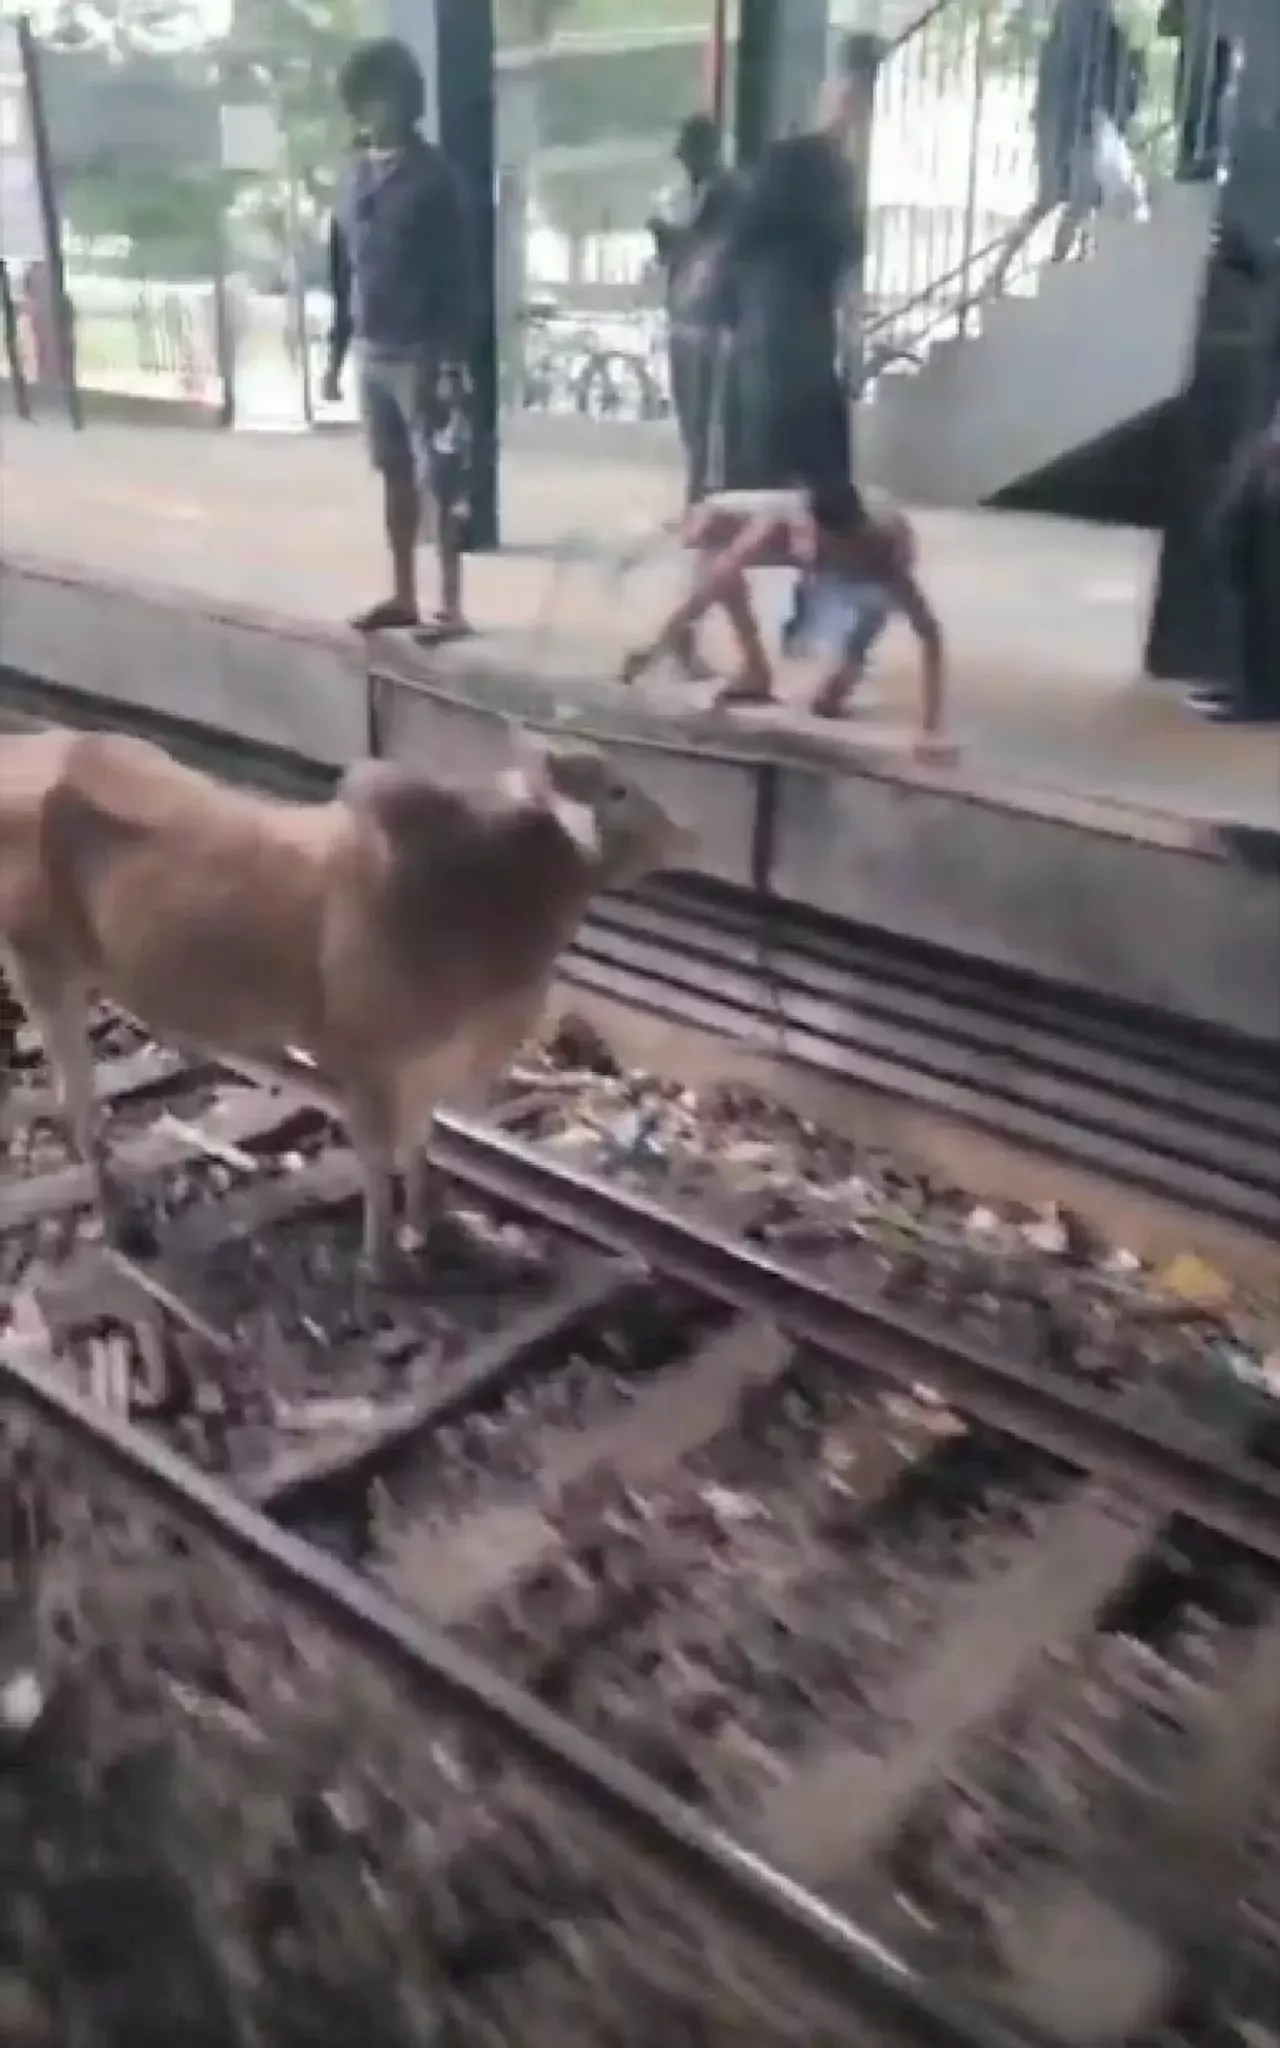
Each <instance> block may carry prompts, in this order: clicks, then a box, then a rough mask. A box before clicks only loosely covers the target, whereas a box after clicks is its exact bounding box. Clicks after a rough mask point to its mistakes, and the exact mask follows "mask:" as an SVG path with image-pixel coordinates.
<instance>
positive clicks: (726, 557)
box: [622, 482, 951, 758]
mask: <svg viewBox="0 0 1280 2048" xmlns="http://www.w3.org/2000/svg"><path fill="white" fill-rule="evenodd" d="M683 539H684V542H685V545H686V546H687V547H688V548H689V549H691V550H692V552H693V553H694V555H695V556H696V567H695V571H694V576H693V580H692V583H691V586H690V589H689V591H688V593H687V595H686V596H685V597H684V598H682V599H681V601H680V603H679V604H678V605H676V607H675V609H674V610H673V611H672V612H671V613H670V614H669V616H668V617H667V618H666V620H665V621H664V622H663V625H662V627H661V629H660V631H659V632H658V634H657V636H656V637H655V638H654V639H653V640H652V641H650V642H649V643H648V644H647V645H645V646H643V647H639V648H636V649H635V650H634V651H633V652H632V653H631V654H629V655H628V657H627V659H626V662H625V664H624V666H623V678H622V679H623V681H624V682H625V683H632V682H634V681H635V680H636V678H637V677H638V676H640V675H642V674H643V673H644V671H645V670H646V669H647V668H649V667H651V666H652V665H653V663H654V662H656V661H658V660H659V659H661V658H662V657H663V656H665V655H666V654H668V653H669V652H671V651H672V650H673V649H678V648H679V647H681V646H682V645H684V644H686V643H687V640H688V636H689V634H690V633H691V632H692V630H693V628H694V627H695V626H696V625H697V623H698V622H699V621H700V620H701V619H703V618H704V617H705V616H706V614H707V613H708V612H710V611H713V610H714V609H716V608H717V607H719V609H720V610H722V611H723V612H724V614H725V616H726V618H727V619H728V621H729V625H730V628H731V630H732V632H733V636H734V639H735V641H736V643H737V649H738V656H739V666H738V670H737V673H736V674H735V675H734V676H733V677H732V678H731V680H730V681H729V683H728V684H727V686H726V688H725V689H724V690H723V691H722V692H721V695H720V697H719V699H718V701H719V702H720V703H721V704H764V703H768V702H770V700H771V699H772V697H773V684H774V677H773V669H772V665H771V663H770V660H769V656H768V654H767V652H766V650H765V646H764V641H763V639H762V638H761V634H760V627H759V623H758V621H757V619H756V615H755V607H754V605H753V604H752V601H751V590H750V585H749V581H748V578H749V575H750V572H751V571H752V570H753V569H766V568H770V569H773V568H776V569H793V570H796V571H797V572H798V573H799V578H800V582H799V588H798V590H797V592H796V602H795V608H794V610H793V612H792V615H791V619H790V621H789V622H788V625H787V628H786V631H785V634H784V638H783V648H784V651H785V652H786V653H787V654H792V655H800V656H808V657H812V658H816V659H817V660H819V661H820V662H821V663H822V672H821V674H820V676H819V680H818V684H817V688H816V690H815V692H814V695H813V698H812V702H811V707H810V708H811V709H812V710H813V712H814V713H815V714H816V715H817V716H818V717H821V718H838V717H840V716H841V715H842V714H843V713H844V712H845V711H847V710H848V708H849V705H850V700H851V699H852V697H853V694H854V692H855V690H856V688H857V685H858V683H859V682H860V681H861V678H862V676H863V674H864V672H865V668H866V663H867V659H868V657H869V655H870V653H871V650H872V648H873V647H874V646H875V644H876V642H877V641H878V640H879V638H880V636H881V634H882V633H883V631H884V629H885V627H886V626H887V625H888V623H889V621H890V619H891V618H892V617H893V616H894V614H895V613H898V614H900V615H901V616H902V617H903V618H904V619H905V620H906V621H907V624H908V625H909V626H910V627H911V629H912V631H913V632H914V634H915V636H916V638H917V640H918V641H919V643H920V652H921V717H920V736H919V741H918V750H919V751H921V752H923V753H927V754H929V755H930V756H931V757H933V758H940V757H941V756H942V755H943V754H944V753H949V752H950V751H951V750H950V749H949V748H948V747H947V744H946V741H945V739H944V735H943V710H944V694H945V685H944V657H943V645H942V630H941V627H940V626H939V624H938V619H937V615H936V613H935V612H934V609H933V607H932V605H931V604H930V603H929V600H928V598H927V597H926V596H925V593H924V591H923V589H922V588H921V585H920V581H919V578H918V575H917V571H916V561H917V548H916V538H915V533H914V530H913V528H912V526H911V523H910V521H909V520H908V519H907V518H906V517H905V515H904V514H903V513H902V512H900V511H899V510H898V509H897V507H895V506H892V505H889V504H888V503H884V502H877V503H875V504H872V503H870V502H869V501H868V500H867V499H866V498H864V496H863V494H862V493H861V492H860V491H859V490H857V489H856V488H855V487H854V486H853V485H852V484H848V483H843V482H836V483H832V484H830V485H824V486H814V487H812V488H810V489H809V490H808V491H806V492H804V493H802V494H795V493H790V492H745V491H744V492H725V493H723V494H722V495H720V496H718V497H714V498H709V499H707V500H706V501H705V502H704V503H703V504H701V505H699V506H696V507H695V508H694V510H693V511H692V512H691V513H690V515H689V517H688V519H687V521H686V522H685V526H684V528H683Z"/></svg>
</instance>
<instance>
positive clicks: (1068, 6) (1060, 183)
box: [987, 0, 1144, 294]
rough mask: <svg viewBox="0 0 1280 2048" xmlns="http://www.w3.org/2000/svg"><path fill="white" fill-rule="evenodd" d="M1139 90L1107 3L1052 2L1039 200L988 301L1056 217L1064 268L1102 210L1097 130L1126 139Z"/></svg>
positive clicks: (1054, 256)
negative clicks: (1106, 126) (1107, 125)
mask: <svg viewBox="0 0 1280 2048" xmlns="http://www.w3.org/2000/svg"><path fill="white" fill-rule="evenodd" d="M1143 83H1144V74H1143V68H1142V63H1141V59H1140V57H1139V55H1138V53H1137V51H1136V50H1135V49H1134V48H1133V46H1132V44H1131V43H1130V42H1129V39H1128V37H1127V36H1126V35H1125V33H1124V30H1123V29H1122V28H1121V27H1120V24H1119V22H1118V21H1117V20H1116V17H1115V14H1114V12H1113V10H1112V6H1111V0H1057V4H1056V6H1055V7H1054V10H1053V15H1052V17H1051V19H1050V22H1049V27H1048V30H1047V32H1046V35H1045V38H1044V41H1043V43H1042V44H1041V46H1040V60H1039V65H1038V68H1037V72H1036V91H1035V102H1034V107H1033V112H1032V119H1033V123H1034V128H1035V145H1036V195H1035V198H1034V199H1033V200H1032V202H1031V204H1030V206H1029V207H1028V208H1027V211H1026V212H1025V213H1024V214H1023V216H1022V219H1021V220H1020V221H1019V222H1018V223H1017V225H1016V227H1015V228H1014V229H1013V231H1012V233H1011V234H1010V236H1009V238H1008V240H1007V241H1006V243H1005V245H1004V248H1003V249H1002V250H1001V252H1000V256H999V259H998V260H997V262H996V265H995V267H994V269H993V270H992V272H991V276H990V278H989V279H988V284H987V289H988V290H989V291H990V292H991V293H993V294H998V293H1000V292H1002V291H1003V289H1004V285H1005V280H1006V278H1007V277H1008V274H1009V271H1010V269H1011V268H1012V266H1013V263H1014V260H1015V258H1016V257H1017V256H1019V255H1020V254H1021V252H1022V250H1023V249H1025V247H1026V245H1027V243H1028V242H1029V241H1030V240H1031V237H1032V236H1033V235H1034V234H1035V232H1036V230H1037V228H1039V227H1040V226H1041V224H1042V222H1044V221H1046V220H1048V219H1049V216H1050V215H1051V214H1053V213H1058V214H1059V219H1058V225H1057V227H1056V229H1055V230H1054V239H1053V247H1052V249H1051V250H1050V253H1049V261H1050V262H1051V263H1065V262H1066V260H1067V258H1068V256H1069V255H1070V254H1071V250H1072V247H1073V245H1074V244H1075V241H1076V239H1077V237H1078V235H1079V233H1080V230H1081V228H1082V227H1083V226H1084V224H1085V221H1086V220H1087V219H1088V217H1089V215H1090V214H1091V213H1093V212H1094V211H1095V210H1096V208H1097V207H1098V206H1099V204H1100V203H1101V199H1102V190H1101V186H1100V183H1099V179H1098V169H1097V166H1098V143H1099V136H1100V129H1101V125H1102V124H1103V123H1104V122H1106V121H1110V122H1112V123H1114V125H1115V127H1116V129H1117V130H1118V131H1119V133H1120V135H1121V136H1123V134H1124V131H1125V129H1126V128H1127V127H1128V126H1129V124H1130V122H1131V121H1132V119H1133V116H1134V114H1135V112H1136V111H1137V105H1138V101H1139V99H1140V97H1141V93H1142V88H1143Z"/></svg>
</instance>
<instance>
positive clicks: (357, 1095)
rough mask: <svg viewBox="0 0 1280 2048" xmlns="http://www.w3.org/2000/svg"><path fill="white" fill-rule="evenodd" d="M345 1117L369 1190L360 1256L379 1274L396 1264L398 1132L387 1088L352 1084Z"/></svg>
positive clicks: (365, 1187) (386, 1273) (389, 1273)
mask: <svg viewBox="0 0 1280 2048" xmlns="http://www.w3.org/2000/svg"><path fill="white" fill-rule="evenodd" d="M346 1122H347V1130H348V1132H349V1133H350V1137H351V1147H352V1150H353V1151H354V1153H355V1155H356V1158H357V1160H358V1161H359V1164H360V1178H361V1182H362V1185H363V1190H364V1237H363V1243H362V1246H361V1256H362V1258H363V1261H364V1264H365V1265H366V1266H367V1267H368V1269H369V1271H370V1272H371V1273H373V1274H375V1275H377V1277H379V1278H380V1279H389V1278H391V1277H392V1274H393V1272H394V1269H395V1266H396V1149H397V1148H396V1132H395V1119H394V1116H393V1114H392V1111H391V1106H390V1104H389V1103H388V1102H387V1100H386V1096H385V1092H384V1091H383V1090H382V1089H380V1088H378V1087H377V1086H375V1085H372V1084H370V1085H367V1086H358V1087H352V1088H348V1090H347V1092H346Z"/></svg>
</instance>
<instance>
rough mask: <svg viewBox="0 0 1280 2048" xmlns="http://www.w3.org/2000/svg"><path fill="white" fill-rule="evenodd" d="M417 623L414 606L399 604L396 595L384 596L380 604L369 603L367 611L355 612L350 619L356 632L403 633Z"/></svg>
mask: <svg viewBox="0 0 1280 2048" xmlns="http://www.w3.org/2000/svg"><path fill="white" fill-rule="evenodd" d="M419 623H420V622H419V618H418V613H417V610H416V608H415V607H413V606H411V605H407V604H401V602H400V600H399V598H398V597H384V598H383V599H382V601H381V603H380V604H371V605H370V606H369V609H368V611H365V612H357V613H356V615H355V617H354V618H353V619H352V621H351V625H352V629H353V630H354V631H355V632H357V633H404V632H408V631H411V630H412V628H413V627H414V626H416V625H418V624H419Z"/></svg>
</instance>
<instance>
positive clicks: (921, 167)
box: [848, 0, 1211, 387]
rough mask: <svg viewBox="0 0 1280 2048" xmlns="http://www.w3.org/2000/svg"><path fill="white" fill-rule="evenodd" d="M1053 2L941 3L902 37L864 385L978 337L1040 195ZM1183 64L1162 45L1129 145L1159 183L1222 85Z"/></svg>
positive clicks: (893, 63)
mask: <svg viewBox="0 0 1280 2048" xmlns="http://www.w3.org/2000/svg"><path fill="white" fill-rule="evenodd" d="M1051 7H1052V0H934V4H933V5H932V6H930V7H928V8H927V9H926V10H925V12H924V13H923V14H922V15H921V16H920V17H919V18H918V19H917V20H916V21H915V22H913V23H912V25H911V27H910V28H908V29H907V30H906V31H905V32H904V33H903V34H902V35H901V36H899V37H898V38H897V39H896V40H895V41H894V42H893V43H892V44H891V46H890V48H889V51H888V53H887V55H886V56H885V58H884V61H883V63H882V65H881V70H880V77H879V82H878V85H877V93H876V124H875V130H874V138H873V147H872V160H871V188H870V194H869V204H868V248H867V258H866V264H865V268H864V274H863V286H862V295H861V302H860V304H859V305H858V306H857V307H850V309H849V328H850V341H851V343H852V344H853V345H852V346H851V348H850V350H849V352H848V353H849V357H850V361H851V363H857V364H858V370H857V373H856V382H857V383H858V384H859V385H861V386H863V387H865V386H866V385H867V384H868V383H870V382H873V381H874V377H875V375H876V373H877V369H878V368H882V367H884V366H885V365H886V364H888V363H891V362H895V361H903V360H921V359H922V358H923V356H924V355H925V354H926V353H927V352H928V349H929V348H930V347H931V346H932V344H933V343H934V342H935V341H936V340H939V339H941V338H943V337H944V336H947V335H959V334H963V333H964V332H966V330H967V328H968V326H969V324H970V321H971V319H972V317H973V311H974V308H975V307H976V306H977V304H978V303H979V302H980V301H981V300H982V299H983V297H984V296H985V295H986V292H987V287H988V282H989V280H990V277H991V274H992V272H993V271H994V269H995V266H996V259H997V257H998V255H999V253H1000V251H1001V249H1002V248H1003V247H1004V246H1005V243H1006V242H1007V240H1008V237H1009V235H1010V234H1011V233H1012V231H1013V229H1014V227H1015V226H1016V224H1017V223H1018V221H1019V220H1020V219H1021V217H1022V216H1023V215H1024V214H1025V212H1026V210H1027V208H1028V206H1029V205H1030V203H1031V201H1032V199H1033V198H1034V196H1035V192H1036V185H1037V166H1036V157H1035V137H1034V130H1033V123H1032V114H1033V107H1034V99H1035V88H1036V77H1037V72H1038V68H1039V62H1040V54H1041V48H1042V45H1043V42H1044V38H1045V34H1046V32H1047V29H1048V22H1049V16H1050V13H1051ZM1182 69H1183V71H1184V72H1185V73H1186V76H1185V78H1181V77H1180V78H1175V47H1174V45H1172V44H1170V43H1153V44H1152V45H1151V46H1150V49H1149V52H1148V71H1147V79H1146V90H1145V92H1144V95H1143V99H1142V103H1141V107H1140V110H1139V114H1138V116H1137V118H1136V119H1135V122H1134V126H1133V130H1132V131H1131V132H1130V136H1129V140H1130V144H1131V146H1132V147H1133V148H1134V151H1135V154H1136V155H1137V156H1138V158H1139V162H1140V164H1141V167H1142V169H1143V171H1144V174H1145V175H1146V176H1147V178H1148V180H1149V181H1150V182H1153V183H1159V182H1160V180H1161V179H1162V178H1165V177H1167V176H1168V175H1169V174H1170V172H1171V171H1172V169H1173V162H1174V158H1175V156H1176V154H1177V138H1178V136H1179V132H1180V131H1181V132H1182V133H1184V134H1185V132H1186V130H1187V128H1188V127H1189V126H1195V125H1196V121H1197V120H1198V121H1199V122H1200V123H1201V125H1203V119H1204V111H1203V105H1202V104H1201V102H1203V101H1204V100H1205V98H1206V95H1207V93H1208V91H1209V90H1210V89H1211V87H1210V84H1209V81H1208V79H1207V77H1206V76H1205V75H1204V67H1203V66H1200V67H1196V66H1195V65H1187V66H1184V67H1182ZM1197 69H1198V71H1199V74H1200V75H1197ZM1192 101H1194V102H1195V108H1194V115H1195V118H1194V119H1193V117H1192V112H1191V110H1190V103H1191V102H1192ZM1052 233H1053V223H1052V222H1050V223H1046V227H1045V229H1044V230H1043V231H1042V232H1041V233H1039V234H1037V235H1036V236H1035V237H1034V238H1033V239H1032V240H1031V241H1030V242H1028V243H1027V245H1026V246H1025V248H1023V249H1022V250H1021V251H1020V253H1019V256H1018V258H1017V260H1016V261H1015V263H1014V264H1013V265H1012V266H1011V267H1010V269H1009V272H1008V274H1007V276H1006V278H1005V279H1004V289H1006V290H1008V291H1013V292H1016V291H1019V290H1025V289H1027V288H1028V287H1029V286H1031V285H1033V283H1034V279H1035V277H1036V275H1037V274H1038V272H1039V271H1040V269H1041V268H1042V267H1043V265H1044V263H1045V261H1046V259H1047V256H1048V253H1049V246H1050V243H1051V239H1052Z"/></svg>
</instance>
